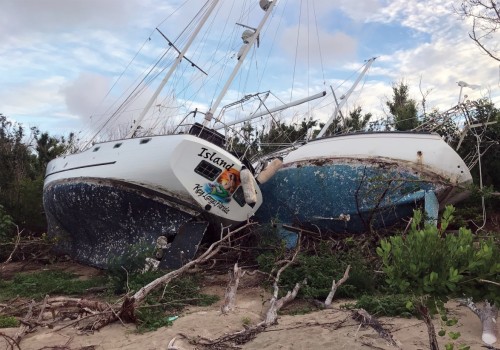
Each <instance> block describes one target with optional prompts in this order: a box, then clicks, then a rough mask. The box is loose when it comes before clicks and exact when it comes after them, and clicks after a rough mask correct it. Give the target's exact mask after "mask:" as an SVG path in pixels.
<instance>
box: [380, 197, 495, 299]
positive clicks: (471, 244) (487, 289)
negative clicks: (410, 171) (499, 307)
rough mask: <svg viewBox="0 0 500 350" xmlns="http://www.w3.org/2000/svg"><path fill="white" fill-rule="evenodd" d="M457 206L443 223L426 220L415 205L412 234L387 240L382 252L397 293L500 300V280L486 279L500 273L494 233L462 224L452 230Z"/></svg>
mask: <svg viewBox="0 0 500 350" xmlns="http://www.w3.org/2000/svg"><path fill="white" fill-rule="evenodd" d="M453 212H454V208H453V207H452V206H448V207H446V209H445V211H444V213H443V217H442V220H441V223H440V227H439V228H438V227H436V226H434V225H429V224H426V225H424V227H423V228H421V224H422V214H421V212H420V211H415V214H414V217H413V221H412V224H411V229H410V232H409V233H408V235H407V236H406V237H404V236H392V237H389V239H388V240H382V241H381V242H380V247H377V254H378V255H379V256H380V257H381V258H382V263H383V270H384V272H385V274H386V282H387V284H388V286H389V288H391V289H392V290H394V291H395V292H397V293H410V294H412V295H415V296H422V295H431V296H433V297H437V298H441V299H446V298H447V297H449V296H460V297H462V296H463V295H466V296H468V297H472V298H475V299H483V300H484V299H488V300H490V301H495V302H497V303H499V301H500V300H499V299H498V295H499V294H498V286H495V285H493V284H488V283H482V282H481V280H490V281H498V280H499V279H500V261H499V259H498V256H499V254H500V250H499V247H498V245H497V244H495V242H494V239H493V238H487V239H475V237H474V235H473V234H472V232H471V231H470V230H468V229H465V228H460V229H459V231H458V233H456V234H453V233H447V232H446V229H447V227H448V224H449V223H450V222H451V220H452V219H453Z"/></svg>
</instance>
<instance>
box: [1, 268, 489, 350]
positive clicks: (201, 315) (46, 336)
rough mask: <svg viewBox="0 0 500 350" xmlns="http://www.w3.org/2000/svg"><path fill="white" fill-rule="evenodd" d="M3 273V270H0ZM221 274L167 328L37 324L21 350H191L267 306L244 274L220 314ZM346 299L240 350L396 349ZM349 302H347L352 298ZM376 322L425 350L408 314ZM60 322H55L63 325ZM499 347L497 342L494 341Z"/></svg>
mask: <svg viewBox="0 0 500 350" xmlns="http://www.w3.org/2000/svg"><path fill="white" fill-rule="evenodd" d="M16 268H17V270H18V269H19V268H20V266H15V265H11V266H10V267H9V268H8V269H10V270H11V271H14V270H16ZM39 268H40V267H39V266H38V267H37V266H25V267H24V270H33V269H39ZM59 268H61V269H63V270H65V271H70V272H73V273H76V274H80V275H81V276H82V278H85V277H86V276H90V275H93V274H97V273H99V271H98V270H94V269H92V268H89V267H85V266H81V265H78V264H73V263H63V264H60V265H59ZM2 273H3V274H5V273H8V270H4V271H2ZM226 283H227V276H226V275H209V276H206V277H205V285H204V287H203V292H204V293H207V294H216V295H219V296H220V300H221V302H219V303H217V304H214V305H212V306H209V307H189V308H187V309H185V310H184V311H183V312H182V314H179V315H176V316H179V317H178V318H177V319H176V320H175V321H174V322H173V326H171V327H163V328H160V329H158V330H156V331H154V332H148V333H144V334H139V333H137V332H136V330H135V326H134V325H131V324H121V323H120V322H117V323H114V324H112V325H109V326H107V327H104V328H103V329H101V330H100V331H97V332H94V333H93V334H80V333H79V331H78V330H77V329H75V328H74V327H67V328H64V329H62V330H57V329H59V328H60V327H56V328H55V329H45V328H39V329H37V330H36V331H35V332H33V333H31V334H28V335H26V336H25V337H24V338H23V339H22V341H21V343H20V348H21V349H23V350H30V349H81V348H84V347H89V348H87V349H99V350H100V349H103V350H108V349H121V350H126V349H140V350H150V349H151V350H153V349H167V347H168V344H169V342H171V340H172V339H173V338H175V339H176V340H175V344H174V346H175V348H177V349H179V350H181V349H196V347H195V346H194V345H192V344H190V343H189V342H188V341H187V339H186V338H184V335H185V336H188V337H191V338H196V337H204V338H210V339H215V338H217V337H220V336H222V335H225V334H228V333H231V332H235V331H238V330H242V329H243V327H244V324H249V323H250V324H256V323H258V322H259V321H260V320H261V319H262V317H263V315H264V313H265V311H266V308H267V305H268V303H267V300H269V298H270V294H269V292H268V291H266V290H264V289H263V288H262V287H260V286H259V283H258V281H256V279H255V277H252V276H248V275H245V276H244V277H243V278H242V280H241V283H240V288H239V290H238V294H237V301H236V305H237V308H236V310H235V311H234V312H231V313H229V314H228V315H222V314H221V312H220V304H221V303H222V300H223V296H224V290H225V287H226ZM346 302H347V301H346V300H343V301H336V302H335V303H334V307H333V308H332V309H328V310H321V311H316V312H311V313H307V314H302V315H294V316H291V315H282V316H280V317H279V319H278V324H277V325H274V326H272V327H270V328H268V329H267V330H265V331H264V332H262V333H260V334H258V335H257V336H256V338H255V339H253V340H252V341H250V342H248V343H246V344H244V345H242V346H241V348H242V349H395V348H396V347H394V346H392V345H390V344H389V343H388V342H387V341H386V340H384V339H383V338H382V337H381V336H380V335H379V334H378V333H377V332H376V331H375V330H373V329H372V328H369V327H362V326H360V323H359V322H358V321H355V320H354V319H353V318H352V312H351V311H348V310H345V309H342V308H341V305H342V304H345V303H346ZM351 302H352V301H351ZM447 307H448V308H449V313H450V315H451V316H452V317H456V318H458V320H459V322H458V324H457V325H455V326H453V327H450V328H448V329H449V330H451V331H454V332H460V333H461V336H460V337H459V339H458V340H456V341H455V342H454V344H455V349H457V348H458V345H461V344H464V345H468V346H470V349H484V348H485V347H483V345H484V344H483V343H482V341H481V323H480V321H479V319H478V318H477V317H476V316H475V315H474V314H473V313H472V312H471V311H469V310H468V309H467V308H466V307H463V306H459V305H458V303H455V302H451V303H449V304H448V305H447ZM379 321H380V322H381V323H382V324H383V326H384V327H385V328H386V329H387V330H388V331H390V332H391V334H392V335H393V337H394V339H395V340H396V341H397V342H398V344H399V345H400V348H401V349H405V350H406V349H407V350H424V349H429V340H428V334H427V328H426V326H425V324H424V323H423V321H421V320H419V319H416V318H412V319H404V318H387V317H381V318H380V319H379ZM434 324H435V327H436V331H438V330H439V329H441V324H440V321H439V320H437V319H436V320H434ZM63 325H64V324H61V325H60V326H63ZM0 331H1V332H3V333H5V334H7V335H9V336H13V335H14V334H15V333H16V331H17V328H7V329H1V330H0ZM438 341H439V343H440V347H441V348H442V349H444V348H445V345H446V344H448V343H451V342H453V341H452V340H451V339H450V338H449V337H448V336H445V337H439V336H438ZM495 345H498V344H495ZM1 348H5V349H9V347H8V346H7V343H5V342H4V341H3V340H2V339H1V338H0V349H1Z"/></svg>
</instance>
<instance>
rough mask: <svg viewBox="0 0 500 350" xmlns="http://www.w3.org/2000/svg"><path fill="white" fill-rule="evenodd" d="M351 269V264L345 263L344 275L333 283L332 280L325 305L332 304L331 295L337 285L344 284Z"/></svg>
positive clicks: (333, 293)
mask: <svg viewBox="0 0 500 350" xmlns="http://www.w3.org/2000/svg"><path fill="white" fill-rule="evenodd" d="M350 270H351V265H347V268H346V269H345V272H344V276H343V277H342V278H341V279H340V280H339V281H338V282H337V283H335V280H333V282H332V289H331V290H330V293H328V296H327V297H326V299H325V307H327V308H328V307H330V305H331V304H332V300H333V296H334V295H335V292H336V291H337V289H338V287H340V286H341V285H342V284H344V282H345V281H347V279H348V278H349V271H350Z"/></svg>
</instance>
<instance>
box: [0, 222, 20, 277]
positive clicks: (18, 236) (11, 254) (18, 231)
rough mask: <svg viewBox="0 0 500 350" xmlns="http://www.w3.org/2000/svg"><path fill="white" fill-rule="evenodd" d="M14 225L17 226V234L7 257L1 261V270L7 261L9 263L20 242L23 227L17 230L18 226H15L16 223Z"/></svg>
mask: <svg viewBox="0 0 500 350" xmlns="http://www.w3.org/2000/svg"><path fill="white" fill-rule="evenodd" d="M15 226H16V228H17V236H16V241H15V242H14V249H12V251H11V252H10V255H9V257H8V258H7V260H5V261H4V262H3V263H2V270H3V269H4V268H5V265H7V264H8V263H10V262H11V261H12V257H13V256H14V253H15V252H16V250H17V248H18V247H19V242H21V233H23V231H24V229H23V230H19V226H17V225H15Z"/></svg>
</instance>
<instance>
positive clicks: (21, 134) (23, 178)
mask: <svg viewBox="0 0 500 350" xmlns="http://www.w3.org/2000/svg"><path fill="white" fill-rule="evenodd" d="M73 142H74V137H73V135H70V137H69V139H68V140H66V139H65V138H64V137H61V138H56V137H52V136H49V135H48V134H47V133H40V131H39V130H38V129H37V128H36V127H35V128H31V130H30V133H27V132H26V130H25V128H24V127H23V126H22V125H20V124H17V123H14V122H12V121H10V120H9V119H8V118H7V117H6V116H4V115H2V114H0V169H2V170H1V171H0V189H1V190H0V205H3V207H4V208H5V209H6V210H7V211H8V212H9V213H10V215H11V216H12V218H13V220H14V221H15V222H16V223H17V224H18V225H19V226H21V227H23V228H28V229H30V230H33V231H43V230H44V229H45V226H46V223H45V216H44V215H43V209H42V191H43V179H44V175H45V168H46V165H47V163H48V162H49V161H50V160H51V159H53V158H55V157H57V156H58V155H60V154H62V153H63V152H64V151H65V150H66V149H68V148H69V147H70V146H72V144H73Z"/></svg>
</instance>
